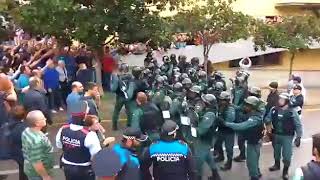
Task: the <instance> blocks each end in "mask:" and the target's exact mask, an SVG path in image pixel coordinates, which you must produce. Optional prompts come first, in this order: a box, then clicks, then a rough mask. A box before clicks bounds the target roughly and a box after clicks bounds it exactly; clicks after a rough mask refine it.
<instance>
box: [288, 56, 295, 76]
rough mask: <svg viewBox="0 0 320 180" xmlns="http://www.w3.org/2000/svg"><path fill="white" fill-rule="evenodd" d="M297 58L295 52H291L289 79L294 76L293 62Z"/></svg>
mask: <svg viewBox="0 0 320 180" xmlns="http://www.w3.org/2000/svg"><path fill="white" fill-rule="evenodd" d="M295 56H296V53H295V52H291V59H290V69H289V79H290V78H291V75H292V70H293V60H294V58H295Z"/></svg>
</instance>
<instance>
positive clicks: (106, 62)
mask: <svg viewBox="0 0 320 180" xmlns="http://www.w3.org/2000/svg"><path fill="white" fill-rule="evenodd" d="M102 67H103V69H102V70H103V79H104V81H103V82H104V83H103V85H104V88H105V90H107V91H110V81H111V74H112V71H113V70H114V69H115V67H116V61H115V60H114V59H113V57H112V56H111V54H110V48H109V46H106V47H105V56H104V58H103V60H102Z"/></svg>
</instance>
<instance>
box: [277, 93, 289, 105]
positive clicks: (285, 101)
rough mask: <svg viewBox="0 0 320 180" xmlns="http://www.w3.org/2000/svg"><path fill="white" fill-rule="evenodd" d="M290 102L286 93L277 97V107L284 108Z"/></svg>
mask: <svg viewBox="0 0 320 180" xmlns="http://www.w3.org/2000/svg"><path fill="white" fill-rule="evenodd" d="M289 102H290V95H289V94H288V93H281V94H280V95H279V102H278V104H279V106H280V107H284V106H286V105H287V104H288V103H289Z"/></svg>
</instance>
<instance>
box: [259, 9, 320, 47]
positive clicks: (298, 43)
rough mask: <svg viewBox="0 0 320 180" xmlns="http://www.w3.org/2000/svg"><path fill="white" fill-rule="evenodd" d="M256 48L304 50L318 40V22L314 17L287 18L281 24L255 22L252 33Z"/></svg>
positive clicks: (319, 22) (319, 30) (319, 32)
mask: <svg viewBox="0 0 320 180" xmlns="http://www.w3.org/2000/svg"><path fill="white" fill-rule="evenodd" d="M253 36H254V41H255V44H256V48H257V49H258V48H261V49H265V48H266V46H270V47H275V48H286V49H289V50H290V51H291V52H295V51H297V50H299V49H306V48H308V47H309V45H311V44H312V43H313V42H315V41H319V40H320V21H319V19H318V18H317V17H316V16H311V15H305V16H289V17H285V18H284V19H283V21H282V22H277V23H272V24H266V23H264V22H261V21H260V22H257V23H256V24H255V30H254V32H253Z"/></svg>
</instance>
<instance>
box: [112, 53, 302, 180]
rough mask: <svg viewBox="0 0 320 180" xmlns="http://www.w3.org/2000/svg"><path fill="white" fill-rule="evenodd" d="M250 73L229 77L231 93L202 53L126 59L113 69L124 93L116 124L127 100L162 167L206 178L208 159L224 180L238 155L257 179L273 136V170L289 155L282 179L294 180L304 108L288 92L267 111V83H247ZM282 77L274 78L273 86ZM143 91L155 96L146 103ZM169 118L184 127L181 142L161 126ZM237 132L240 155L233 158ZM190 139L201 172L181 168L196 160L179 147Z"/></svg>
mask: <svg viewBox="0 0 320 180" xmlns="http://www.w3.org/2000/svg"><path fill="white" fill-rule="evenodd" d="M249 76H250V74H249V73H248V72H247V71H245V70H239V71H237V73H236V76H235V78H233V79H230V80H231V82H232V88H231V92H229V91H227V87H226V82H225V80H224V76H223V74H222V73H220V72H214V73H212V74H209V75H208V76H207V73H206V72H205V71H204V67H203V66H202V65H200V63H199V59H198V58H192V59H191V61H190V62H188V61H187V58H186V56H179V57H178V60H176V56H175V55H174V54H172V55H171V56H170V57H168V56H164V57H163V64H162V65H158V62H157V61H156V60H155V59H153V58H152V55H151V54H148V56H147V57H146V59H145V67H133V69H132V71H131V73H130V71H129V67H128V65H127V64H121V65H120V66H119V70H118V72H117V73H114V74H113V76H112V87H111V89H112V90H113V92H115V93H116V94H117V98H116V104H115V109H114V114H113V129H114V130H117V121H118V119H119V112H120V110H121V108H122V106H125V107H126V111H127V115H128V124H127V125H128V126H131V127H134V128H139V129H141V131H142V133H144V134H146V135H148V136H149V139H150V141H151V142H152V144H151V146H150V143H149V144H148V143H146V145H144V147H145V148H146V147H149V149H148V152H147V153H149V155H150V153H151V154H152V155H150V156H152V160H153V161H154V162H153V163H154V164H155V163H156V164H157V163H158V164H159V163H161V168H163V169H164V170H163V171H161V172H168V173H169V174H170V173H171V175H172V174H175V176H171V177H173V178H176V179H181V177H188V179H202V176H203V165H204V164H205V163H207V165H208V166H209V167H210V169H211V171H212V176H211V177H209V179H210V180H220V179H221V178H220V176H219V172H218V169H221V170H222V171H228V170H231V168H232V163H233V160H234V161H236V162H244V161H246V164H247V168H248V171H249V176H250V179H251V180H257V179H259V178H261V176H262V174H261V172H260V169H259V159H260V149H261V146H262V141H263V138H264V137H269V139H271V140H272V145H273V148H274V160H275V163H274V165H273V166H272V167H270V169H269V170H270V171H277V170H280V168H281V164H280V162H281V160H282V162H283V173H282V178H283V179H288V178H289V176H288V171H289V167H290V163H291V158H292V144H293V141H294V142H295V144H296V145H297V146H299V145H300V139H301V136H302V125H301V121H300V118H299V115H298V113H297V111H296V110H294V108H293V107H292V106H291V103H290V95H289V94H287V93H282V94H280V95H279V94H277V96H279V100H278V102H276V104H275V106H274V107H269V108H268V110H266V103H265V102H264V101H263V100H262V99H261V89H260V88H258V87H251V88H249V87H248V79H249ZM275 84H276V83H275V82H273V83H271V84H270V87H274V85H275ZM298 89H299V88H298ZM300 89H301V88H300ZM138 92H145V93H146V94H147V95H148V101H147V102H139V100H137V97H136V96H137V94H138ZM159 112H160V113H159ZM167 121H170V122H171V121H173V122H174V123H175V124H176V125H177V127H179V128H177V129H176V131H175V132H174V134H175V138H174V139H175V140H178V144H180V145H181V146H179V145H173V143H177V141H172V139H171V140H168V139H163V138H161V136H160V135H161V127H162V126H163V124H164V123H165V122H167ZM236 135H237V137H238V138H237V140H238V146H239V150H240V154H239V155H238V156H236V157H235V158H234V152H233V149H234V145H235V136H236ZM294 137H296V138H295V140H294ZM184 145H187V146H188V147H189V148H190V151H191V152H192V158H191V159H192V161H195V164H196V166H194V167H195V169H194V171H195V172H196V173H195V174H196V175H195V177H192V176H193V175H191V173H190V174H189V175H188V174H187V175H185V174H184V175H182V174H179V173H186V172H190V171H184V170H181V169H180V168H184V167H185V166H181V165H179V166H175V165H174V164H181V163H182V164H183V163H187V164H188V163H190V162H188V161H187V160H186V159H190V158H186V156H187V154H188V153H186V152H185V151H186V150H185V149H184V148H179V147H184ZM223 147H224V148H223ZM224 149H225V151H224ZM179 151H180V152H179ZM182 151H183V152H182ZM140 153H141V154H144V155H145V153H146V152H144V153H143V151H142V150H141V152H140ZM233 158H234V159H233ZM223 161H225V163H224V165H223V166H222V167H220V168H218V167H217V165H216V163H217V162H223ZM188 167H189V166H188ZM175 168H176V169H175ZM179 177H180V178H179Z"/></svg>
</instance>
